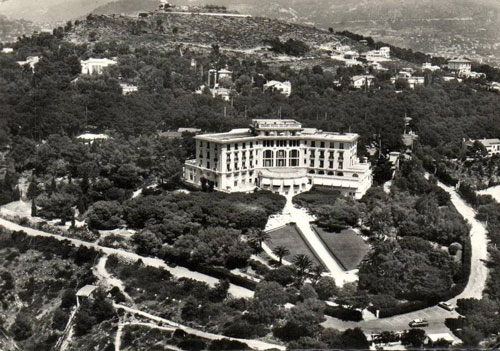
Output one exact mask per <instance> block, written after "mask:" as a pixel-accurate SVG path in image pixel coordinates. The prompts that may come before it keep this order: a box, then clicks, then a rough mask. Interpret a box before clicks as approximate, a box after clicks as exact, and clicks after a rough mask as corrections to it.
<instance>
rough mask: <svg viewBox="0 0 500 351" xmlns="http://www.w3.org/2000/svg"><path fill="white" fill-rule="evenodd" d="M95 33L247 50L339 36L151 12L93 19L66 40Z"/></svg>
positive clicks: (101, 37) (275, 24)
mask: <svg viewBox="0 0 500 351" xmlns="http://www.w3.org/2000/svg"><path fill="white" fill-rule="evenodd" d="M91 32H94V33H95V39H96V41H109V40H115V41H122V40H124V39H126V40H127V41H131V42H143V43H146V42H155V43H156V44H159V45H162V44H163V45H166V44H176V43H197V44H204V45H208V46H210V45H212V44H218V45H220V46H223V47H230V48H237V49H250V48H255V47H259V46H262V45H263V44H264V41H265V40H267V39H273V38H276V37H279V38H280V39H281V40H282V41H283V40H288V39H289V38H292V39H299V40H302V41H305V42H306V43H308V44H321V43H325V42H337V41H339V36H337V35H335V34H332V33H329V32H327V31H324V30H320V29H317V28H313V27H309V26H303V25H297V24H291V23H286V22H281V21H276V20H272V19H268V18H260V17H248V18H247V17H219V16H217V17H215V16H203V15H195V14H191V15H188V14H172V13H153V14H150V15H149V16H148V17H145V18H137V17H128V16H93V17H92V18H91V19H90V20H88V21H81V22H80V23H79V24H78V25H76V26H74V28H73V30H72V32H71V33H70V34H69V35H68V38H69V39H70V40H72V41H73V42H79V43H83V42H86V41H87V40H88V37H89V34H90V33H91Z"/></svg>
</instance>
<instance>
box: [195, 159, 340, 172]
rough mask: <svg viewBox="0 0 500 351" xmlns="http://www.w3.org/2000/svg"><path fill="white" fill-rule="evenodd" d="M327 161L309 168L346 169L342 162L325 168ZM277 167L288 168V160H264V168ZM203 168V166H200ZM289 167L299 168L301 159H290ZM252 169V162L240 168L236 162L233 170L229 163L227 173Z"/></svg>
mask: <svg viewBox="0 0 500 351" xmlns="http://www.w3.org/2000/svg"><path fill="white" fill-rule="evenodd" d="M304 164H307V160H306V159H304ZM325 164H326V163H325V161H323V160H320V161H319V162H318V165H317V166H316V162H315V160H310V161H309V167H317V168H329V169H334V168H336V169H344V162H342V161H339V162H338V165H337V167H335V164H334V161H329V162H328V167H325ZM275 165H276V167H286V166H287V162H286V159H285V158H277V159H273V158H270V159H264V160H263V166H264V167H274V166H275ZM200 166H201V164H200ZM288 166H289V167H299V166H300V164H299V158H289V159H288ZM217 167H218V163H217V162H215V164H214V167H213V170H214V171H215V170H216V169H217ZM206 168H208V169H210V161H207V162H206ZM248 168H250V169H252V168H254V164H253V162H252V161H251V162H250V164H249V165H248V167H247V163H246V162H242V164H241V167H240V166H239V164H238V162H235V163H234V168H231V164H230V163H227V164H226V171H227V172H230V171H233V170H235V171H238V170H240V169H248Z"/></svg>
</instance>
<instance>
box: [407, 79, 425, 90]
mask: <svg viewBox="0 0 500 351" xmlns="http://www.w3.org/2000/svg"><path fill="white" fill-rule="evenodd" d="M406 81H407V82H408V86H409V87H410V89H415V87H417V86H419V85H424V84H425V77H410V78H408V79H407V80H406Z"/></svg>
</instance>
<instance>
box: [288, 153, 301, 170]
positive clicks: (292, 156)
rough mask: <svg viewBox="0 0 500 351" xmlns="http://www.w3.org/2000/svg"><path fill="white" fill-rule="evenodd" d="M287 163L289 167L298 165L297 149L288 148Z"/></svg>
mask: <svg viewBox="0 0 500 351" xmlns="http://www.w3.org/2000/svg"><path fill="white" fill-rule="evenodd" d="M288 165H289V166H290V167H298V165H299V150H290V151H289V152H288Z"/></svg>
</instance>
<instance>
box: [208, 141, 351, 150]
mask: <svg viewBox="0 0 500 351" xmlns="http://www.w3.org/2000/svg"><path fill="white" fill-rule="evenodd" d="M253 144H254V143H253V142H252V141H251V142H249V143H248V147H249V148H250V149H251V148H253ZM255 144H256V145H259V143H258V142H256V143H255ZM328 144H329V145H328V147H329V148H330V149H335V148H337V149H340V150H343V149H344V147H345V145H344V143H335V142H329V143H328ZM231 145H233V146H232V148H233V150H238V149H239V148H240V147H241V149H243V150H244V149H246V147H247V143H235V144H227V145H226V150H228V151H229V150H231ZM300 145H301V141H300V140H263V141H262V146H264V147H274V146H276V147H296V146H300ZM304 145H305V146H309V147H320V148H326V147H327V146H326V145H327V143H326V142H324V141H315V140H306V141H304ZM335 145H337V147H335ZM203 146H205V147H206V148H207V149H209V148H210V142H208V141H207V142H205V143H204V142H203V141H200V148H203ZM214 150H215V151H217V150H218V144H217V143H214Z"/></svg>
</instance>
